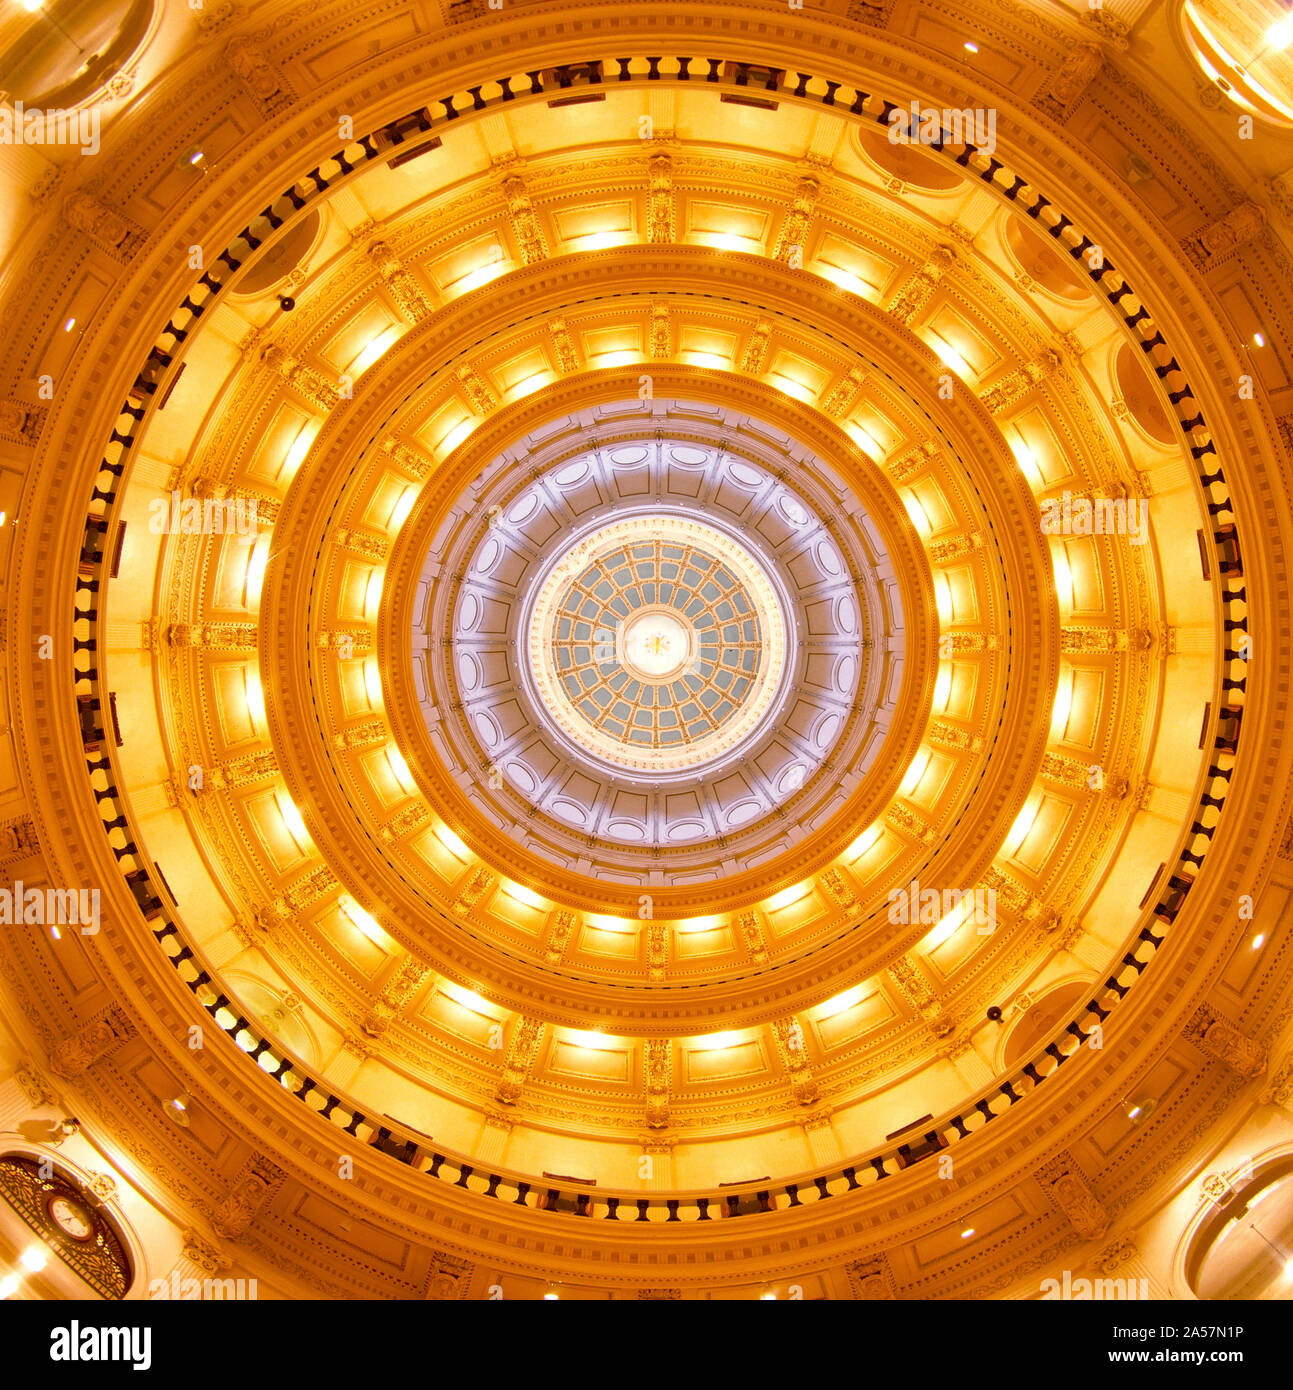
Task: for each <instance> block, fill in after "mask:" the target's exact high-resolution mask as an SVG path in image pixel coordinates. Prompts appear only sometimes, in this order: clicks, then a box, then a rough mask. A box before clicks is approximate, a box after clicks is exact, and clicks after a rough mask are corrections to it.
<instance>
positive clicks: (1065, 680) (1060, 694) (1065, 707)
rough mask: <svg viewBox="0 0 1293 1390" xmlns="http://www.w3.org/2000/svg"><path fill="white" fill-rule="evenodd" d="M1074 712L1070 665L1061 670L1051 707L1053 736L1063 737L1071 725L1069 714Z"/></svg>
mask: <svg viewBox="0 0 1293 1390" xmlns="http://www.w3.org/2000/svg"><path fill="white" fill-rule="evenodd" d="M1072 712H1073V670H1072V668H1071V667H1069V668H1068V669H1066V670H1063V671H1061V672H1060V678H1059V682H1058V683H1057V684H1056V686H1055V704H1054V705H1053V706H1052V707H1051V737H1052V738H1063V737H1064V734H1065V731H1066V730H1067V729H1068V726H1069V715H1070V714H1071V713H1072Z"/></svg>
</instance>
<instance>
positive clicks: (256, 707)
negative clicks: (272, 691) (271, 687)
mask: <svg viewBox="0 0 1293 1390" xmlns="http://www.w3.org/2000/svg"><path fill="white" fill-rule="evenodd" d="M242 682H243V685H242V689H243V699H244V700H245V701H246V704H247V717H248V718H249V719H250V720H251V722H252V723H253V724H255V725H256V727H257V728H258V729H263V728H264V727H265V688H264V686H262V685H261V683H260V677H259V676H258V675H257V674H256V672H255V671H253V670H251V669H250V668H248V669H247V670H246V671H245V672H244V673H243V678H242Z"/></svg>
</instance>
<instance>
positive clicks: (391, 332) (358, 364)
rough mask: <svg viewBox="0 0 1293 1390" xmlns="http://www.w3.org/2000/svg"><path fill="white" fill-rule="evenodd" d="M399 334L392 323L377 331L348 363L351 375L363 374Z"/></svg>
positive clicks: (358, 375)
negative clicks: (379, 331)
mask: <svg viewBox="0 0 1293 1390" xmlns="http://www.w3.org/2000/svg"><path fill="white" fill-rule="evenodd" d="M399 336H400V330H399V329H398V328H396V327H395V326H394V325H393V324H392V325H391V327H389V328H387V329H384V330H383V331H382V332H381V333H379V334H378V335H377V336H376V337H375V338H374V339H372V341H371V342H369V344H368V346H367V347H366V348H364V350H363V351H362V352H361V353H360V354H359V356H358V357H356V358H355V360H354V361H353V362H352V363H351V364H350V371H351V374H352V375H353V376H357V377H360V376H363V374H364V373H365V372H366V371H367V370H368V369H369V367H371V366H372V365H373V363H374V362H376V361H377V359H378V358H379V357H380V356H381V355H382V354H383V353H384V352H386V351H387V350H388V349H389V348H390V347H391V346H392V345H393V344H394V342H395V340H396V339H397V338H398V337H399Z"/></svg>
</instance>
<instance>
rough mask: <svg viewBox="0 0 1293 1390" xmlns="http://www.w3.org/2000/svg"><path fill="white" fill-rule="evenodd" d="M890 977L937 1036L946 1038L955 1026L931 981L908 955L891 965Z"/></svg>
mask: <svg viewBox="0 0 1293 1390" xmlns="http://www.w3.org/2000/svg"><path fill="white" fill-rule="evenodd" d="M889 978H890V979H891V980H892V981H893V983H894V984H895V985H896V986H897V987H898V991H899V993H900V994H901V995H902V997H903V998H904V999H906V1001H907V1002H908V1003H909V1004H911V1005H912V1006H913V1007H914V1008H915V1010H916V1012H917V1013H918V1014H920V1016H921V1018H922V1019H923V1020H924V1021H925V1025H926V1027H927V1028H928V1029H929V1031H930V1032H931V1033H932V1034H933V1035H934V1036H935V1037H936V1038H945V1037H947V1035H948V1034H949V1033H950V1032H951V1031H952V1029H953V1027H954V1026H955V1025H954V1023H953V1021H952V1019H951V1018H950V1017H949V1016H948V1014H947V1012H946V1011H945V1010H944V1008H943V1006H942V1004H941V1003H940V1002H939V999H938V996H937V995H936V994H935V993H934V991H933V989H932V987H931V986H930V983H929V981H928V980H927V979H926V978H925V976H924V975H923V974H922V973H921V972H920V971H919V970H918V969H917V968H916V966H915V965H914V964H913V963H912V961H911V960H910V959H908V958H907V957H906V956H900V957H899V958H898V959H897V960H895V961H894V962H893V963H892V964H891V965H890V966H889Z"/></svg>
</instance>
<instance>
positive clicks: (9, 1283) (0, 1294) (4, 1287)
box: [0, 1274, 18, 1298]
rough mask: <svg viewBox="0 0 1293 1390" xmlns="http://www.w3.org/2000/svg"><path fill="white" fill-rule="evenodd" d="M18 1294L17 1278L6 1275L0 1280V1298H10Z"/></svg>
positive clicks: (13, 1275)
mask: <svg viewBox="0 0 1293 1390" xmlns="http://www.w3.org/2000/svg"><path fill="white" fill-rule="evenodd" d="M17 1292H18V1276H17V1275H16V1274H6V1275H5V1277H4V1278H3V1279H0V1298H12V1297H13V1296H14V1294H16V1293H17Z"/></svg>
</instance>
